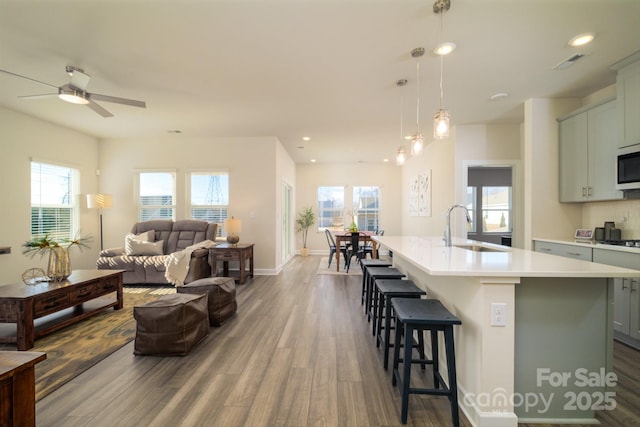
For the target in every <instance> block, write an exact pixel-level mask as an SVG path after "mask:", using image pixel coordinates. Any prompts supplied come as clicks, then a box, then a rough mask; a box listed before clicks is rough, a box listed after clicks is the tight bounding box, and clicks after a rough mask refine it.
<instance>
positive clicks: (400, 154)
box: [396, 79, 407, 166]
mask: <svg viewBox="0 0 640 427" xmlns="http://www.w3.org/2000/svg"><path fill="white" fill-rule="evenodd" d="M406 84H407V79H400V80H397V81H396V86H398V87H399V88H400V142H401V143H402V142H403V139H402V138H403V136H402V122H403V114H402V113H403V110H404V108H403V107H404V102H403V100H404V98H403V96H402V92H403V90H402V88H403V87H404V86H405V85H406ZM406 160H407V150H405V149H404V145H401V146H400V147H398V151H397V152H396V165H398V166H402V165H404V162H405V161H406Z"/></svg>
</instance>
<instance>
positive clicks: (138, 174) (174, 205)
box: [134, 169, 177, 221]
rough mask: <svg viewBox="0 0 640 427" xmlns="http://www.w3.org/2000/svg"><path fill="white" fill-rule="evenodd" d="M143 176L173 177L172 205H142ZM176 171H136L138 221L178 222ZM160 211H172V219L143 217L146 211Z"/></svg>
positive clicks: (135, 191)
mask: <svg viewBox="0 0 640 427" xmlns="http://www.w3.org/2000/svg"><path fill="white" fill-rule="evenodd" d="M142 174H169V175H170V176H171V179H172V185H171V187H172V188H171V191H172V194H171V197H172V200H171V202H172V203H171V204H170V205H166V204H149V205H143V204H142V203H141V198H142V195H141V185H142V182H141V175H142ZM176 179H177V176H176V171H175V170H172V169H145V170H137V171H135V179H134V199H135V203H136V210H137V218H138V221H150V220H156V219H160V220H163V219H164V220H169V219H170V220H172V221H175V220H176V212H177V197H176V196H177V194H176V188H177V185H176ZM150 208H151V209H158V210H164V209H170V210H171V217H167V216H155V215H152V216H149V217H143V212H144V210H145V209H150Z"/></svg>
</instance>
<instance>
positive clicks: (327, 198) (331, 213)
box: [318, 187, 344, 231]
mask: <svg viewBox="0 0 640 427" xmlns="http://www.w3.org/2000/svg"><path fill="white" fill-rule="evenodd" d="M325 229H330V230H343V229H344V187H318V231H324V230H325Z"/></svg>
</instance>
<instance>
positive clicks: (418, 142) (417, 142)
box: [411, 47, 424, 156]
mask: <svg viewBox="0 0 640 427" xmlns="http://www.w3.org/2000/svg"><path fill="white" fill-rule="evenodd" d="M422 55H424V48H423V47H417V48H415V49H413V50H412V51H411V56H413V57H414V58H416V133H415V134H414V135H413V136H412V137H411V155H412V156H415V155H418V154H420V153H422V147H423V146H424V137H423V136H422V134H421V133H420V57H421V56H422Z"/></svg>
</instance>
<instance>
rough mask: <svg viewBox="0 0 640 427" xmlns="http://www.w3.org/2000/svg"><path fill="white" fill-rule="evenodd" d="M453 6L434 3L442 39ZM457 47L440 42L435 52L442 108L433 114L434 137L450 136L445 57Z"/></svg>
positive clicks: (447, 0) (447, 2) (439, 0)
mask: <svg viewBox="0 0 640 427" xmlns="http://www.w3.org/2000/svg"><path fill="white" fill-rule="evenodd" d="M450 7H451V1H450V0H437V1H436V2H435V3H434V4H433V12H434V13H437V14H439V15H440V39H442V16H443V15H444V13H445V12H446V11H447V10H449V8H450ZM453 49H455V44H453V43H440V44H439V45H438V47H436V49H434V52H435V53H436V54H437V55H439V56H440V109H439V110H438V111H437V112H436V114H435V115H434V116H433V137H434V138H435V139H444V138H448V137H449V112H448V111H447V110H446V109H444V108H443V107H442V105H443V99H444V90H443V89H442V75H443V62H444V61H443V58H444V55H448V54H449V53H451V52H452V51H453Z"/></svg>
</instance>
